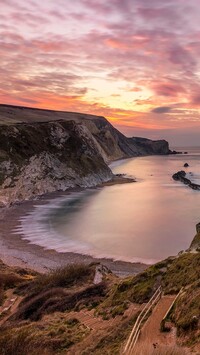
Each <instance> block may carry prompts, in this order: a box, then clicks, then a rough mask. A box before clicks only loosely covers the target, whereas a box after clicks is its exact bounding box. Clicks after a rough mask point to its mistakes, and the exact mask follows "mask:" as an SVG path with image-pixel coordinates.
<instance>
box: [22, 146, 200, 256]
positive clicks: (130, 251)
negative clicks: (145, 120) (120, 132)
mask: <svg viewBox="0 0 200 355" xmlns="http://www.w3.org/2000/svg"><path fill="white" fill-rule="evenodd" d="M183 150H184V151H185V150H187V151H188V152H189V154H188V155H175V156H149V157H141V158H133V159H128V160H124V161H120V162H115V163H113V164H112V165H111V167H112V170H113V171H114V172H115V173H126V174H128V175H130V176H134V177H135V178H136V179H137V182H136V183H132V184H124V185H114V186H109V187H105V188H102V189H93V190H86V191H83V192H81V193H75V194H71V195H68V196H64V195H63V196H61V197H58V198H56V199H53V200H49V201H47V202H46V203H45V205H42V206H41V205H38V206H37V204H36V206H35V209H34V210H33V211H32V212H31V213H29V214H28V215H27V216H25V217H24V218H22V219H21V226H20V227H19V229H18V231H20V232H22V233H23V234H24V238H25V239H28V240H29V241H30V242H32V243H35V244H38V245H41V246H44V247H46V248H53V249H56V250H57V251H74V252H80V253H85V254H91V255H93V256H98V257H99V256H101V257H103V256H112V257H114V258H115V259H123V260H129V261H138V260H139V261H145V262H152V261H156V260H160V259H163V258H165V257H167V256H169V255H175V254H176V253H177V252H179V251H180V250H183V249H186V248H188V246H189V244H190V243H191V240H192V238H193V236H194V234H195V224H196V223H198V222H199V221H200V192H198V191H193V190H191V189H190V188H188V187H187V186H185V185H183V184H181V183H179V182H175V181H173V180H172V178H171V176H172V174H173V173H175V172H177V171H178V170H181V169H183V164H184V163H185V162H188V163H189V168H187V171H188V174H189V173H192V175H190V178H191V179H192V181H194V182H197V183H198V182H199V183H200V149H199V148H190V149H189V148H184V149H183Z"/></svg>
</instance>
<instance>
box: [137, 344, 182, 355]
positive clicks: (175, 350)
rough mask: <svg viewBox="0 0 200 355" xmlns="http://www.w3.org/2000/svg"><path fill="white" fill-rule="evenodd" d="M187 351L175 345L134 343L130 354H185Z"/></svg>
mask: <svg viewBox="0 0 200 355" xmlns="http://www.w3.org/2000/svg"><path fill="white" fill-rule="evenodd" d="M187 354H188V352H187V351H186V350H185V349H183V348H180V347H177V346H167V345H157V347H156V348H154V346H153V344H142V345H139V344H138V345H136V347H135V348H134V350H133V351H132V353H131V355H187Z"/></svg>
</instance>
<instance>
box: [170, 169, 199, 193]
mask: <svg viewBox="0 0 200 355" xmlns="http://www.w3.org/2000/svg"><path fill="white" fill-rule="evenodd" d="M172 178H173V179H174V180H176V181H181V182H183V183H184V184H185V185H188V186H189V187H190V188H191V189H193V190H200V185H198V184H195V183H194V182H192V181H191V180H190V179H188V178H186V172H185V171H184V170H180V171H178V172H177V173H175V174H173V175H172Z"/></svg>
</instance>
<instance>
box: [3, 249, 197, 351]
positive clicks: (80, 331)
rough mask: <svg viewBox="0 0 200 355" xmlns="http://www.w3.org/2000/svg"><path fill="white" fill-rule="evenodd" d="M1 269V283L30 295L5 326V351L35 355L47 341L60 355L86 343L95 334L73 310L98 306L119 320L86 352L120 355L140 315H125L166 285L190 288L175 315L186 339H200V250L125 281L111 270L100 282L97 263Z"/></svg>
mask: <svg viewBox="0 0 200 355" xmlns="http://www.w3.org/2000/svg"><path fill="white" fill-rule="evenodd" d="M1 267H2V269H3V268H4V271H3V272H2V275H3V274H4V276H3V277H2V280H3V279H4V282H2V281H1V287H2V288H4V289H5V288H7V287H11V286H13V287H16V286H17V287H16V288H15V290H16V292H17V293H18V294H20V295H21V296H24V299H23V301H22V303H21V304H20V306H19V308H18V310H17V312H16V313H15V314H14V315H12V316H11V317H10V319H9V321H8V322H7V323H6V324H5V325H4V326H3V327H2V329H1V335H0V349H1V351H0V354H8V355H12V354H15V355H17V354H20V355H23V354H25V353H26V352H27V351H28V353H29V354H30V355H31V354H32V352H31V351H32V350H31V349H33V354H34V349H35V347H36V346H40V347H41V344H43V345H42V346H43V350H42V351H43V352H44V353H45V351H46V352H47V353H52V352H53V354H59V353H62V352H63V351H66V350H68V349H70V348H71V347H72V346H73V345H74V344H76V343H80V342H82V341H84V340H85V339H86V338H87V337H88V336H89V335H90V332H91V329H88V327H86V326H85V325H84V324H83V323H81V322H80V321H78V320H77V319H74V316H73V317H72V319H69V314H70V312H71V311H74V310H77V311H78V310H81V309H83V308H86V309H94V310H95V313H96V314H97V315H101V316H102V318H103V319H112V318H114V317H118V318H117V319H119V321H117V322H116V324H115V327H112V328H111V329H110V330H109V332H106V333H101V335H100V336H96V339H95V340H94V341H93V342H92V343H91V344H89V345H87V347H86V348H85V350H84V352H83V353H84V354H85V355H86V354H91V353H94V354H102V352H105V354H107V353H108V354H110V353H112V354H118V353H119V350H120V347H121V344H122V342H123V341H124V340H125V339H126V338H127V335H128V333H129V332H130V329H131V327H132V325H133V324H134V322H135V319H136V316H137V314H135V315H134V317H132V318H127V316H123V313H124V311H125V310H126V308H128V307H129V305H130V304H131V303H132V302H133V303H143V302H147V301H148V300H149V298H150V297H151V295H152V293H153V292H154V290H155V289H156V288H157V287H158V285H160V284H161V285H162V287H163V290H164V292H165V293H168V294H169V293H177V292H178V291H179V290H180V288H181V287H184V288H185V293H184V294H183V296H182V297H181V298H180V299H179V301H178V302H177V304H176V305H175V307H174V309H173V312H172V314H171V319H172V320H173V322H174V323H175V324H176V326H177V329H178V335H179V336H180V343H186V344H187V345H188V344H189V345H194V344H195V343H196V342H198V341H199V325H198V321H199V318H198V317H199V314H200V282H199V279H200V253H196V254H191V253H185V254H182V255H179V256H178V257H177V258H169V259H166V260H164V261H162V262H160V263H158V264H155V265H153V266H151V267H150V268H148V269H147V270H146V271H144V272H143V273H141V274H139V275H137V276H135V277H129V278H127V279H123V280H120V279H118V278H117V277H115V276H114V275H109V274H108V275H105V276H104V279H103V281H102V283H100V284H99V285H93V278H94V272H95V265H91V266H84V265H76V266H70V267H66V268H63V269H59V270H56V271H52V272H50V273H49V274H46V275H39V274H38V275H37V274H30V272H29V273H25V271H22V270H21V271H20V270H16V269H11V268H6V267H5V266H4V265H3V264H1ZM5 275H7V276H8V275H15V278H14V279H13V282H11V283H10V281H9V282H8V281H6V282H5V280H6V278H7V276H6V277H5ZM28 275H29V276H28ZM8 280H10V276H9V277H8ZM119 315H120V316H119ZM120 317H121V318H120ZM11 329H12V330H11ZM16 344H18V345H17V346H19V351H18V352H17V351H16ZM26 344H27V345H26ZM26 346H28V350H27V349H26ZM22 348H23V349H25V351H26V352H23V351H24V350H23V351H22ZM2 349H4V352H3V350H2ZM12 349H15V352H13V351H14V350H12ZM20 351H21V352H20Z"/></svg>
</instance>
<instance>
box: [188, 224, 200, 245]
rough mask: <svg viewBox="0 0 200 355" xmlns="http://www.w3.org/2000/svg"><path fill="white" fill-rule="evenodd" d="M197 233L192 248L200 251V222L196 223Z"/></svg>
mask: <svg viewBox="0 0 200 355" xmlns="http://www.w3.org/2000/svg"><path fill="white" fill-rule="evenodd" d="M196 231H197V234H196V235H195V237H194V239H193V241H192V243H191V245H190V250H199V251H200V223H198V224H197V225H196Z"/></svg>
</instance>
